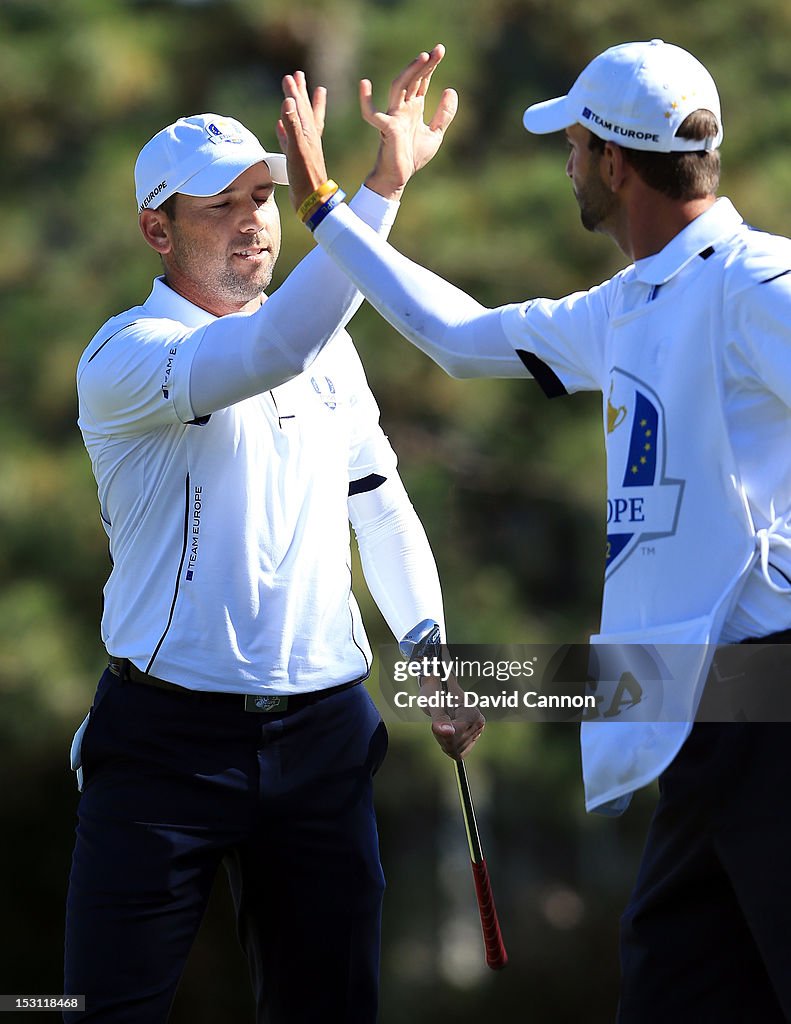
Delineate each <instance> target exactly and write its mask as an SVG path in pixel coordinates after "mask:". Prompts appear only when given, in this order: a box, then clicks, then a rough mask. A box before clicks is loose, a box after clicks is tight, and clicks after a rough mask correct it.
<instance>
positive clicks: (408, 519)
mask: <svg viewBox="0 0 791 1024" xmlns="http://www.w3.org/2000/svg"><path fill="white" fill-rule="evenodd" d="M441 59H442V49H441V48H436V49H435V50H433V51H432V52H431V54H429V53H423V54H421V55H420V56H419V57H418V58H416V59H415V60H414V61H413V62H412V63H411V64H410V65H409V66H408V67H407V68H406V69H405V71H404V72H403V73H402V74H401V75H399V76H398V77H397V78H396V79H395V81H394V83H393V87H392V90H391V102H390V105H389V107H388V111H387V112H386V114H384V115H383V117H384V118H385V120H386V124H385V125H384V127H383V132H382V135H381V143H380V149H379V156H378V158H377V162H376V165H375V167H374V169H373V171H372V172H371V174H370V175H369V177H368V178H367V180H366V185H365V186H364V187H363V188H362V189H361V190H360V192H359V193H358V195H357V196H356V197H355V199H354V200H353V201H352V207H353V208H354V209H355V210H356V212H357V213H358V214H359V216H360V217H361V218H362V219H363V221H364V222H365V223H366V224H368V225H369V226H370V227H371V230H373V231H375V232H381V233H382V234H386V233H387V232H388V230H389V228H390V226H391V224H392V222H393V219H394V217H395V213H396V209H397V201H398V199H399V197H400V195H401V192H402V190H403V185H404V184H405V182H406V178H408V176H409V175H406V177H405V176H404V174H403V172H402V168H406V167H408V168H409V172H410V174H411V173H412V171H414V170H416V169H417V168H419V167H420V166H422V165H423V164H424V163H426V162H428V161H429V160H430V159H431V158H432V156H433V155H434V153H435V152H436V150H437V147H438V146H439V144H440V141H441V139H442V130H443V128H444V126H445V125H446V124H447V123H449V121H450V120H451V119H452V117H453V113H454V107H453V105H452V104H450V103H448V102H446V101H445V100H443V102H441V103H440V105H439V109H438V112H437V114H436V115H435V119H434V121H433V122H432V124H433V127H432V128H429V127H428V126H426V125H424V124H423V107H424V97H425V92H426V88H427V87H428V82H429V80H430V78H431V74H432V71H433V70H434V68H435V67H436V66H437V64H438V62H439V61H440V60H441ZM298 79H299V83H300V86H299V87H300V96H301V100H302V102H303V103H304V105H305V106H306V107H307V108H308V109H310V110H311V118H312V124H313V130H314V131H317V130H318V129H317V128H316V122H319V123H320V122H321V121H323V115H324V104H325V94H324V91H323V90H321V89H319V90H317V91H316V93H315V94H314V96H313V99H312V101H311V99H310V98H309V97H308V94H307V91H306V87H305V80H304V76H302V75H301V74H300V75H299V76H298ZM325 178H326V176H325ZM286 181H287V169H286V161H285V158H284V157H283V156H282V155H281V154H273V153H270V152H267V151H266V150H265V149H264V148H263V147H262V146H261V144H260V142H259V141H258V139H257V138H256V137H255V136H254V135H253V134H252V133H251V132H250V131H249V130H248V129H247V128H245V127H244V126H243V125H242V124H240V123H239V122H238V121H236V120H235V119H233V118H225V117H219V116H217V115H216V114H200V115H196V116H190V117H183V118H179V120H177V121H176V122H175V123H173V124H171V125H169V126H168V127H167V128H165V129H163V130H162V131H160V132H158V133H157V134H156V135H155V136H154V137H153V138H152V139H151V140H150V141H149V142H148V143H146V145H145V146H144V147H143V149H142V150H141V152H140V155H139V157H138V160H137V164H136V167H135V186H136V194H137V205H138V208H139V223H140V229H141V231H142V233H143V237H144V239H145V241H146V242H147V243H148V244H149V245H150V246H151V248H152V249H153V250H154V251H155V252H156V253H157V254H158V255H159V256H160V257H161V261H162V269H163V274H162V276H160V277H158V278H157V279H156V280H155V281H154V286H153V290H152V291H151V294H150V295H149V297H148V298H147V299H145V301H144V302H142V303H141V304H140V305H139V306H137V307H135V308H133V309H131V310H128V311H127V312H125V313H121V314H120V315H118V316H116V317H113V318H112V319H111V320H109V321H108V322H107V323H106V324H105V325H104V327H102V328H101V329H100V330H99V332H98V333H97V334H96V336H95V337H94V339H93V340H92V341H91V342H90V344H89V345H88V347H87V349H86V351H85V353H84V355H83V357H82V359H81V360H80V364H79V368H78V373H77V384H78V392H79V404H80V416H79V425H80V429H81V430H82V433H83V437H84V439H85V444H86V447H87V449H88V452H89V454H90V457H91V462H92V465H93V471H94V474H95V477H96V481H97V484H98V489H99V503H100V508H101V517H102V522H103V524H104V527H105V529H106V531H107V535H108V537H109V542H110V554H111V558H112V571H111V573H110V577H109V580H108V582H107V585H106V587H105V591H104V614H103V617H102V638H103V640H104V643H105V645H106V647H107V651H108V654H109V656H110V659H109V666H108V668H107V670H106V671H105V672H104V674H103V676H102V678H101V681H100V682H99V687H98V690H97V692H96V697H95V699H94V702H93V706H92V708H91V712H90V715H89V716H88V718H87V719H86V721H85V723H84V724H83V727H82V728H81V729H80V730H79V732H78V734H77V736H76V737H75V742H74V745H73V750H72V755H73V767H75V768H76V769H77V770H78V772H79V773H80V775H81V777H82V781H83V783H84V785H83V792H82V796H81V799H80V804H79V823H78V827H77V839H76V844H75V849H74V857H73V863H72V870H71V877H70V883H69V894H68V905H67V920H66V964H65V989H64V991H65V992H67V993H69V994H75V995H83V996H84V997H85V1010H84V1011H74V1012H69V1013H67V1014H66V1020H67V1021H78V1020H79V1021H97V1022H98V1021H101V1022H102V1024H107V1022H111V1021H117V1022H121V1021H123V1022H125V1024H132V1022H136V1024H163V1022H164V1021H166V1020H167V1018H168V1014H169V1011H170V1006H171V1003H172V1000H173V997H174V994H175V991H176V987H177V985H178V982H179V979H180V977H181V974H182V971H183V968H184V964H185V961H186V958H187V955H188V953H189V950H190V947H191V945H192V941H193V939H194V937H195V935H196V932H197V930H198V927H199V925H200V921H201V918H202V916H203V912H204V909H205V907H206V903H207V900H208V897H209V893H210V891H211V888H212V885H213V882H214V878H215V876H216V874H217V872H218V870H219V868H220V864H221V863H225V866H226V867H227V869H228V875H229V878H230V882H231V888H232V891H233V895H234V900H235V904H236V913H237V920H238V931H239V936H240V938H241V941H242V943H243V946H244V949H245V952H246V954H247V958H248V961H249V965H250V973H251V977H252V981H253V987H254V994H255V999H256V1019H257V1020H258V1021H259V1022H264V1021H266V1022H268V1024H316V1022H318V1021H322V1022H325V1024H374V1022H375V1020H376V1018H377V1002H378V971H379V929H380V916H381V901H382V893H383V888H384V879H383V875H382V867H381V863H380V859H379V849H378V840H377V832H376V821H375V816H374V808H373V800H372V777H373V775H374V773H375V772H376V771H377V769H378V767H379V765H380V763H381V761H382V759H383V757H384V755H385V750H386V747H387V733H386V730H385V726H384V723H383V722H382V720H381V718H380V716H379V713H378V711H377V709H376V707H375V705H374V704H373V702H372V700H371V698H370V697H369V695H368V693H367V691H366V689H365V687H364V686H363V685H362V681H363V680H364V679H365V678H366V677H367V675H368V673H369V671H370V668H371V661H372V655H371V649H370V646H369V644H368V640H367V639H366V635H365V631H364V629H363V625H362V622H361V620H360V614H359V610H358V607H357V604H356V602H355V599H354V597H353V595H352V578H351V556H350V547H349V521H350V520H351V522H352V524H353V526H354V529H355V532H356V535H357V541H358V546H359V548H360V553H361V559H362V563H363V567H364V571H365V575H366V579H367V582H368V585H369V588H370V590H371V592H372V594H373V596H374V598H375V600H376V602H377V604H378V605H379V608H380V609H381V611H382V613H383V615H384V617H385V619H386V620H387V622H388V624H389V625H390V627H391V628H392V630H393V632H394V634H395V636H396V637H398V638H400V637H401V636H402V635H403V634H404V633H405V632H406V631H407V630H409V629H410V628H411V627H412V626H413V625H414V624H415V622H417V621H419V620H421V619H423V618H425V617H427V616H432V617H435V618H438V617H439V616H441V614H442V597H441V592H440V587H439V582H438V579H437V572H436V567H435V564H434V560H433V557H432V555H431V551H430V548H429V545H428V542H427V540H426V536H425V534H424V532H423V529H422V526H421V525H420V522H419V520H418V518H417V515H416V513H415V511H414V509H413V508H412V506H411V504H410V502H409V499H408V497H407V495H406V492H405V490H404V487H403V485H402V483H401V481H400V479H399V476H398V472H397V469H396V458H395V455H394V453H393V450H392V448H391V447H390V445H389V443H388V441H387V439H386V437H385V435H384V433H383V432H382V429H381V427H380V426H379V413H378V409H377V406H376V402H375V400H374V398H373V395H372V394H371V391H370V390H369V388H368V385H367V383H366V379H365V375H364V373H363V369H362V366H361V364H360V360H359V358H358V356H357V353H356V351H355V349H354V346H353V344H352V341H351V338H350V337H349V335H348V334H347V333H346V330H345V327H346V324H347V323H348V321H349V319H350V318H351V316H352V315H353V313H354V312H355V310H356V309H357V307H358V306H359V304H360V302H361V301H362V299H361V296H360V295H359V293H358V292H357V291H356V289H355V287H354V286H353V285H352V284H351V282H350V281H349V280H348V278H347V277H346V276H345V275H344V274H343V273H342V272H341V271H340V270H338V269H337V268H336V267H335V266H334V265H333V264H332V262H331V260H329V259H328V257H327V256H326V254H324V253H322V252H321V251H315V252H313V253H311V254H310V255H309V256H308V257H307V258H306V259H305V260H303V261H302V263H300V265H299V266H298V267H297V268H296V269H295V270H294V272H293V273H292V274H291V275H290V276H289V277H288V279H287V280H286V281H285V283H284V284H283V285H282V286H281V287H280V288H278V289H277V290H276V291H275V292H274V293H273V294H272V295H271V296H269V297H267V294H266V290H267V288H268V287H269V284H270V280H271V277H272V270H273V267H274V265H275V261H276V260H277V257H278V252H279V249H280V219H279V213H278V208H277V205H276V201H275V189H276V186H277V185H283V184H285V183H286ZM341 195H342V194H341V193H339V192H338V190H337V188H334V187H333V186H332V185H328V184H326V181H325V187H324V188H323V189H321V190H318V191H317V193H316V195H314V196H313V197H312V198H310V200H309V202H307V203H304V204H303V215H304V216H305V217H306V218H310V217H313V216H316V215H317V214H318V212H319V210H320V209H323V208H324V203H325V202H330V201H332V202H338V201H339V199H340V196H341ZM482 724H483V719H482V716H481V715H480V713H479V712H477V711H470V712H466V711H464V709H461V710H460V712H459V714H458V715H457V716H456V721H455V722H451V720H450V716H449V715H448V714H447V713H445V714H443V716H442V720H441V721H439V720H437V719H436V716H435V721H434V723H433V729H434V732H435V735H436V737H437V739H438V741H439V742H440V744H441V745H442V746H443V749H445V750H446V752H447V753H448V754H450V755H452V756H454V757H461V756H463V755H464V753H466V751H467V750H468V749H469V748H470V746H471V745H472V744H473V743H474V742H475V739H476V738H477V736H478V734H479V733H480V730H481V728H482Z"/></svg>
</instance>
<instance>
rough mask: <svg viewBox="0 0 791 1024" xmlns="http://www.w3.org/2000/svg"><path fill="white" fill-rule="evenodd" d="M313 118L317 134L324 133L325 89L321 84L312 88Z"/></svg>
mask: <svg viewBox="0 0 791 1024" xmlns="http://www.w3.org/2000/svg"><path fill="white" fill-rule="evenodd" d="M312 106H313V120H314V121H315V122H316V131H317V132H318V133H319V135H322V134H323V133H324V119H325V116H326V113H327V90H326V89H325V88H324V86H323V85H319V86H317V87H316V88H315V89H314V90H313V104H312Z"/></svg>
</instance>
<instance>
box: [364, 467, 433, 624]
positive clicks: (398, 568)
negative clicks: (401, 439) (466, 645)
mask: <svg viewBox="0 0 791 1024" xmlns="http://www.w3.org/2000/svg"><path fill="white" fill-rule="evenodd" d="M349 519H350V520H351V523H352V526H353V527H354V532H355V536H356V537H357V545H358V547H359V549H360V558H361V561H362V566H363V573H364V575H365V581H366V583H367V584H368V589H369V590H370V591H371V596H372V597H373V599H374V600H375V601H376V604H377V606H378V607H379V610H380V611H381V613H382V615H383V616H384V619H385V621H386V622H387V625H388V626H389V627H390V629H391V631H392V633H393V636H394V637H395V638H396V640H401V638H402V637H403V636H404V635H405V634H406V633H408V632H409V630H410V629H412V627H413V626H416V625H417V624H418V623H419V622H421V621H422V620H423V619H434V620H436V621H437V622H438V623H439V624H440V626H441V628H442V636H443V638H444V637H445V621H444V613H443V608H442V590H441V588H440V583H439V576H438V574H437V566H436V563H435V561H434V555H433V554H432V551H431V548H430V546H429V543H428V539H427V537H426V533H425V530H424V529H423V526H422V524H421V522H420V520H419V519H418V516H417V513H416V512H415V510H414V508H413V507H412V503H411V502H410V500H409V497H408V495H407V493H406V490H405V489H404V485H403V484H402V482H401V478H400V477H399V476H398V473H396V472H395V471H394V472H393V473H392V474H391V475H390V476H388V478H387V479H386V480H385V481H384V483H382V484H380V486H378V487H376V488H375V489H374V490H371V491H366V492H363V493H360V494H355V495H353V496H352V497H350V498H349Z"/></svg>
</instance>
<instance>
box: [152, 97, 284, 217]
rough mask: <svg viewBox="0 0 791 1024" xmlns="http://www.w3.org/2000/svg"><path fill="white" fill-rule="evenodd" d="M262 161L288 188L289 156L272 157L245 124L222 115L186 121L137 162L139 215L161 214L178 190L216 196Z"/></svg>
mask: <svg viewBox="0 0 791 1024" xmlns="http://www.w3.org/2000/svg"><path fill="white" fill-rule="evenodd" d="M261 161H263V162H264V163H265V164H267V166H268V167H269V171H270V173H271V175H272V180H273V181H274V182H275V183H276V184H278V185H287V184H288V174H287V171H286V158H285V157H284V156H283V155H282V154H281V153H267V151H266V150H265V149H264V147H263V146H262V145H261V143H260V142H259V141H258V139H257V138H256V137H255V135H253V133H252V132H251V131H248V129H247V128H245V126H244V125H243V124H241V123H240V122H239V121H236V120H234V118H232V117H221V116H220V115H219V114H196V115H195V116H194V117H180V118H179V119H178V121H176V122H175V123H174V124H171V125H168V127H167V128H163V129H162V131H161V132H157V134H156V135H155V136H154V137H153V139H151V141H150V142H147V143H146V144H145V146H143V148H142V149H141V150H140V155H139V156H138V158H137V163H136V164H135V192H136V193H137V205H138V209H139V212H140V213H142V212H143V210H147V209H152V210H155V209H156V208H157V207H158V206H161V205H162V203H164V202H165V200H166V199H169V198H170V196H172V195H174V193H176V192H183V193H184V194H185V195H188V196H215V195H217V193H218V192H222V190H223V189H225V188H227V187H228V185H230V184H231V182H232V181H233V180H234V179H235V178H238V177H239V175H240V174H242V173H243V172H244V171H246V170H247V168H248V167H252V166H253V164H257V163H261Z"/></svg>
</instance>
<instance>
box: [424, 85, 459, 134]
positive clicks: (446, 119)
mask: <svg viewBox="0 0 791 1024" xmlns="http://www.w3.org/2000/svg"><path fill="white" fill-rule="evenodd" d="M458 109H459V96H458V93H457V92H456V90H455V89H446V90H445V91H444V92H443V94H442V96H441V98H440V101H439V104H438V105H437V109H436V111H435V113H434V116H433V117H432V119H431V124H430V125H429V128H430V129H431V131H432V132H440V133H442V132H444V131H445V129H446V128H447V127H448V126H449V125H450V123H451V121H452V120H453V118H454V117H455V116H456V111H457V110H458Z"/></svg>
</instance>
